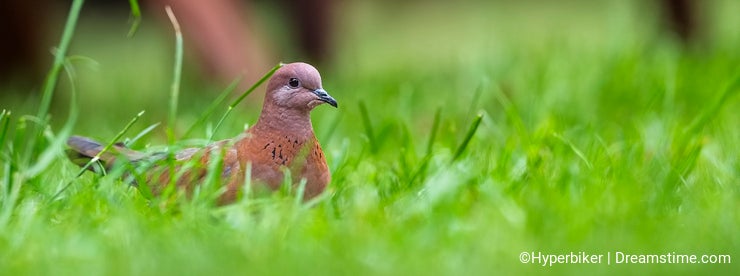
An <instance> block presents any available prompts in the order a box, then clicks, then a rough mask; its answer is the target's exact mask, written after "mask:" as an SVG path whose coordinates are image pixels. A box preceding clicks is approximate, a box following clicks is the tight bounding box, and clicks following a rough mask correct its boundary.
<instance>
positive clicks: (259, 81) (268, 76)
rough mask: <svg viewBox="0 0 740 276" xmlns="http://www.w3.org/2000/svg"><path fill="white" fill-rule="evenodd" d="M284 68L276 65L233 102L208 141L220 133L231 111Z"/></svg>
mask: <svg viewBox="0 0 740 276" xmlns="http://www.w3.org/2000/svg"><path fill="white" fill-rule="evenodd" d="M282 66H283V64H282V63H279V64H278V65H275V67H272V69H270V71H269V72H267V74H265V75H264V76H262V78H261V79H260V80H258V81H257V82H256V83H254V84H253V85H252V87H250V88H249V89H247V91H245V92H244V93H242V95H241V96H239V98H237V99H236V100H234V102H232V103H231V104H230V105H229V108H228V109H226V112H225V113H224V115H223V116H221V119H219V120H218V123H217V124H216V127H214V128H213V132H212V133H211V137H208V140H209V141H213V136H215V135H216V133H217V132H218V128H219V127H221V124H222V123H223V122H224V120H225V119H226V117H228V116H229V114H231V111H232V110H234V107H236V105H238V104H239V103H240V102H241V101H242V100H244V98H246V97H247V96H249V94H252V92H254V90H255V89H257V87H259V86H260V85H262V83H263V82H265V81H267V79H269V78H270V77H271V76H272V74H275V71H277V70H278V69H280V67H282Z"/></svg>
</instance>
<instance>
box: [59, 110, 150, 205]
mask: <svg viewBox="0 0 740 276" xmlns="http://www.w3.org/2000/svg"><path fill="white" fill-rule="evenodd" d="M142 115H144V111H143V110H142V111H141V112H139V114H136V116H134V118H132V119H131V121H129V122H128V124H126V126H124V127H123V129H122V130H121V131H120V132H118V134H116V136H115V137H113V139H111V140H110V141H109V142H108V144H106V145H105V147H103V150H101V151H100V152H98V154H96V155H95V156H93V158H92V159H90V161H88V162H87V164H85V166H83V167H82V168H81V169H80V171H79V172H78V173H77V177H80V176H81V175H82V174H83V173H85V170H87V168H89V167H90V166H92V165H93V164H95V162H98V160H100V157H101V156H102V155H103V154H104V153H106V152H108V150H110V149H111V148H112V147H113V145H115V144H116V142H117V141H119V140H120V139H121V137H123V135H124V134H126V132H127V131H128V130H129V129H130V128H131V127H132V126H133V125H134V124H135V123H136V121H138V120H139V118H141V116H142ZM72 183H74V181H69V183H67V185H65V186H64V187H62V188H61V189H60V190H59V191H58V192H56V193H55V194H54V196H52V197H51V199H50V200H49V201H54V200H55V199H56V198H57V197H58V196H59V195H61V194H62V192H64V191H65V190H67V188H69V186H71V185H72Z"/></svg>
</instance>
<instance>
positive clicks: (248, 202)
mask: <svg viewBox="0 0 740 276" xmlns="http://www.w3.org/2000/svg"><path fill="white" fill-rule="evenodd" d="M702 4H703V5H704V6H703V9H702V11H703V12H705V14H707V15H708V16H706V17H705V18H704V19H705V21H706V28H705V30H704V34H705V35H706V37H707V38H706V39H705V40H704V41H703V42H700V43H698V44H696V45H691V46H688V47H687V46H683V45H681V44H679V43H677V41H676V40H674V39H672V37H671V35H670V34H667V33H666V32H665V30H664V29H662V28H660V19H659V18H658V17H657V15H656V14H655V12H654V11H651V9H650V8H651V5H649V4H646V3H644V2H643V1H616V0H615V1H562V2H559V3H557V4H556V3H549V2H546V1H523V2H521V3H518V4H514V3H505V1H492V2H491V3H488V2H481V3H479V2H476V1H466V2H464V3H461V4H452V3H446V2H444V1H431V2H422V1H412V3H408V4H392V3H390V2H388V3H385V2H381V3H376V4H370V3H365V2H359V1H354V2H353V1H351V2H348V3H345V4H343V5H342V6H341V8H342V9H343V11H342V12H341V13H338V16H339V20H341V21H342V22H343V24H342V26H341V27H340V28H338V29H339V30H338V37H339V39H338V41H337V50H336V54H335V61H333V62H332V63H331V64H328V65H326V66H325V67H324V68H322V67H319V68H318V69H319V71H321V73H322V78H323V82H324V88H325V89H326V90H327V91H329V92H330V93H331V94H332V96H334V98H336V99H337V101H338V102H339V108H338V109H333V108H329V107H327V106H320V107H318V108H317V109H316V110H315V111H314V112H313V114H312V119H313V125H314V128H315V130H316V133H317V136H318V138H319V141H320V142H321V144H322V147H323V148H324V150H325V153H326V156H327V161H328V163H329V167H330V169H331V172H332V182H331V184H330V186H329V189H328V190H327V192H325V193H324V194H323V195H322V196H321V197H319V198H318V199H317V200H314V201H310V202H303V201H301V200H298V196H296V195H295V193H294V192H293V191H290V189H285V190H282V191H279V192H276V193H274V194H270V195H261V196H257V195H253V196H245V197H244V198H243V199H241V200H239V201H238V202H236V203H235V204H232V205H228V206H216V205H215V204H214V201H213V198H214V197H216V196H217V193H218V192H219V191H218V189H216V188H214V187H205V188H203V189H201V190H199V191H198V192H197V193H196V194H194V195H193V196H192V198H186V197H185V196H182V195H179V196H178V195H172V196H169V197H166V198H147V197H145V196H144V195H142V194H141V193H140V192H139V191H138V190H137V189H135V188H132V187H129V186H127V185H126V184H124V183H123V182H122V181H120V180H119V179H118V178H117V177H116V175H117V174H118V175H120V171H119V172H115V171H114V172H111V174H109V175H106V176H98V175H93V174H92V173H84V174H82V175H81V176H78V173H79V172H80V169H79V168H78V167H76V166H75V165H74V164H72V163H71V162H69V161H68V160H67V158H66V155H65V154H64V150H65V145H64V141H65V140H66V137H68V136H69V135H71V134H80V135H85V136H90V137H94V138H96V139H99V140H102V141H109V140H111V139H113V138H114V137H115V136H116V135H117V134H118V133H119V132H121V131H123V130H125V133H124V134H123V136H122V140H127V139H128V140H129V141H130V140H131V139H134V138H135V137H137V136H138V135H139V134H143V135H142V136H140V137H139V138H138V139H136V140H135V141H133V142H132V143H131V147H133V148H137V149H147V148H156V146H158V145H165V144H167V143H168V141H167V130H168V129H171V130H173V133H174V135H175V136H176V137H177V138H178V139H183V140H188V141H200V140H203V139H206V138H208V137H209V136H210V135H211V134H212V133H213V135H214V137H215V138H217V139H223V138H229V137H232V136H236V135H237V134H238V133H240V132H241V131H242V130H243V129H244V128H245V126H247V125H251V124H253V123H254V122H255V120H256V119H257V116H258V114H259V107H260V101H261V98H260V95H261V94H263V93H264V89H265V88H264V86H261V87H259V88H257V90H256V91H255V93H254V94H253V95H250V96H249V97H247V98H246V100H245V102H243V103H242V104H241V105H239V106H238V107H237V108H236V109H235V110H234V111H233V112H232V113H231V114H230V115H229V116H228V117H227V119H226V120H225V121H224V124H223V125H221V127H220V128H219V129H218V131H216V132H214V127H215V125H216V124H217V122H218V121H219V118H220V117H221V116H222V115H223V114H224V112H226V109H227V105H228V103H230V101H232V100H233V99H235V98H236V97H238V95H240V94H241V92H243V91H234V92H233V93H232V95H231V97H229V98H228V100H227V101H226V102H223V103H218V102H217V101H216V99H217V97H218V95H219V93H222V91H223V90H224V89H226V86H225V85H216V84H213V83H208V82H206V81H204V78H202V77H200V76H199V71H198V70H197V69H196V68H195V67H196V65H195V64H194V63H192V62H188V61H187V53H186V55H185V56H186V62H185V64H184V65H183V68H182V70H183V75H182V76H183V79H182V83H181V85H180V90H179V101H178V103H177V105H176V106H173V105H171V103H170V99H171V90H170V85H171V84H172V83H173V64H174V62H175V59H176V58H175V56H176V49H177V48H178V47H177V46H176V44H175V39H174V37H175V36H174V33H173V32H172V30H171V28H170V26H166V25H165V26H162V25H161V24H158V23H157V21H156V20H153V19H151V18H148V17H147V15H145V17H144V20H143V22H142V24H141V25H140V29H139V30H138V31H137V33H136V35H135V36H134V37H132V38H127V37H126V33H127V32H128V28H129V27H130V25H126V24H127V22H128V21H127V17H126V15H125V14H124V15H122V16H119V17H115V16H113V17H106V16H103V15H99V14H96V13H95V12H92V11H91V10H86V9H85V7H83V8H82V14H81V15H80V18H79V20H78V21H77V27H76V29H74V36H73V37H71V44H70V48H69V49H68V51H67V52H66V57H67V58H66V59H63V60H61V61H65V62H66V63H65V64H66V66H65V67H63V68H62V69H63V70H61V71H60V73H59V75H58V80H59V82H58V84H57V85H56V86H51V88H50V89H49V91H53V92H54V95H53V97H52V98H50V99H51V100H50V105H49V108H48V112H46V111H45V106H46V105H45V104H44V97H43V96H42V95H45V94H44V93H46V95H50V94H49V92H44V90H43V87H44V85H43V83H39V84H38V86H37V88H34V90H33V91H15V93H2V94H1V95H0V110H2V116H0V274H3V275H25V274H55V275H57V274H58V275H79V274H83V275H99V274H113V275H117V274H124V275H131V274H133V275H155V274H156V275H159V274H166V275H201V274H214V275H215V273H219V272H222V273H224V274H246V275H252V274H278V275H284V274H288V275H295V274H299V275H304V274H306V275H334V274H340V275H346V274H355V275H365V274H368V275H378V274H380V275H388V274H390V275H432V274H439V275H467V274H473V275H488V274H499V273H500V274H505V275H506V274H545V273H547V274H551V273H554V274H564V275H571V274H613V275H623V274H647V275H650V274H671V275H672V274H676V273H681V274H708V273H712V274H726V275H736V274H737V273H738V272H740V230H739V229H740V212H738V211H740V143H738V142H739V141H740V116H738V110H740V96H738V92H740V66H739V65H740V51H738V49H740V31H739V30H740V29H738V26H740V17H738V16H737V15H736V13H737V12H736V11H738V10H740V5H739V4H738V3H737V1H731V0H717V1H705V2H702ZM263 5H265V4H263ZM262 8H264V9H265V13H266V14H270V11H271V8H269V7H262ZM272 9H274V7H273V8H272ZM272 11H273V12H274V10H272ZM733 11H735V12H733ZM66 16H67V15H66V14H62V15H60V17H61V18H66ZM270 20H276V19H270V18H269V17H267V16H266V18H265V21H266V25H268V26H279V25H280V24H279V22H272V21H270ZM59 22H60V23H59V25H58V26H56V27H57V29H58V32H59V33H57V34H55V39H58V38H59V37H60V36H61V33H62V30H63V28H64V27H65V26H64V24H63V21H62V20H60V21H59ZM160 23H161V22H160ZM67 26H69V25H67ZM274 29H276V30H279V28H277V27H275V28H274ZM49 46H50V47H51V45H49ZM185 49H187V47H186V48H185ZM290 58H291V57H286V59H285V60H283V61H285V62H290V61H293V60H291V59H290ZM50 67H51V66H50ZM265 73H267V72H265ZM47 81H48V80H47ZM7 87H8V88H2V87H0V89H4V90H6V91H10V90H12V89H14V88H12V86H7ZM18 92H22V93H18ZM212 104H217V105H216V109H215V111H214V113H213V114H211V115H209V116H205V115H204V112H205V111H206V110H207V109H208V107H209V106H210V105H212ZM173 107H176V108H177V109H176V114H177V116H176V117H175V118H174V119H169V117H170V115H169V112H170V110H171V108H173ZM141 111H145V112H144V113H143V114H140V112H141ZM137 114H140V116H139V115H137ZM47 115H48V117H47ZM200 119H202V120H203V121H204V122H205V123H203V124H197V125H196V122H198V120H200ZM134 120H135V122H133V123H132V124H131V125H130V126H128V127H127V124H128V123H129V122H131V121H134ZM156 123H161V124H160V125H158V126H157V127H156V128H154V129H153V130H151V131H147V129H148V128H149V127H150V126H152V125H154V124H156ZM193 125H195V127H194V131H193V132H191V133H186V130H188V128H190V127H191V126H193ZM214 181H216V182H217V180H214ZM527 254H529V255H527ZM584 254H587V255H594V256H596V257H598V256H599V255H602V258H601V263H595V264H594V263H591V264H584V263H581V264H572V263H555V264H549V263H545V262H544V258H546V257H547V256H546V255H564V256H563V257H561V260H562V262H564V261H568V262H573V261H572V260H573V258H574V257H573V256H583V255H584ZM620 254H621V255H620ZM625 254H630V255H637V257H635V258H634V259H629V257H625ZM669 254H670V255H669ZM641 255H658V256H660V257H663V258H668V259H666V262H670V261H675V260H676V259H675V258H673V257H675V256H674V255H680V256H681V258H683V256H689V255H695V256H696V257H697V258H698V259H699V260H701V259H702V258H703V257H712V258H718V259H714V260H717V261H718V260H719V258H721V259H723V260H725V261H724V262H728V261H729V263H714V264H710V263H694V264H685V263H683V264H676V263H658V264H640V263H636V264H626V263H625V262H626V260H632V261H633V262H639V261H640V257H641ZM528 256H535V259H534V260H532V259H529V261H531V262H528V263H523V261H525V260H526V259H527V257H528ZM537 256H539V257H540V258H539V259H537ZM671 256H673V257H671ZM642 257H644V256H642ZM547 258H548V260H551V259H549V258H550V257H547ZM620 258H621V260H620ZM607 259H608V260H607ZM579 260H581V261H580V262H583V261H582V259H579ZM607 261H608V262H609V263H607Z"/></svg>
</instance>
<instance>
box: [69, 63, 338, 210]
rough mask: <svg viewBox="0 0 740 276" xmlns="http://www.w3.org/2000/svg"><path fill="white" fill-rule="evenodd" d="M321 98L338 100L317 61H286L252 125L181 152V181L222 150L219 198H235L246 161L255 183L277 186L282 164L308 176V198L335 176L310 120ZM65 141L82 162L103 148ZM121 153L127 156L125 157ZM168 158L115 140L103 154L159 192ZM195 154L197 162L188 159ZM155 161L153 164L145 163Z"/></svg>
mask: <svg viewBox="0 0 740 276" xmlns="http://www.w3.org/2000/svg"><path fill="white" fill-rule="evenodd" d="M323 103H328V104H330V105H332V106H334V107H336V106H337V102H336V101H335V100H334V98H332V97H331V96H329V94H327V93H326V91H324V90H323V88H322V86H321V76H320V75H319V72H318V71H317V70H316V69H315V68H314V67H313V66H311V65H309V64H306V63H290V64H285V65H283V66H282V67H281V68H280V69H278V70H277V71H276V72H275V74H274V75H273V76H272V78H270V81H269V82H268V84H267V92H266V94H265V101H264V104H263V107H262V113H261V114H260V117H259V119H258V120H257V123H256V124H255V125H254V126H252V127H251V128H249V129H248V130H247V131H245V132H244V133H242V134H240V135H239V136H237V137H235V138H232V139H229V140H223V141H218V142H214V143H212V144H210V145H208V146H206V147H204V148H188V149H184V150H181V151H179V152H177V154H176V155H175V159H176V160H177V164H178V167H177V169H176V173H175V174H182V176H181V177H179V178H178V179H177V186H178V187H180V188H183V189H186V190H188V191H190V190H191V189H192V188H193V187H194V185H197V184H198V183H199V182H200V181H202V179H203V177H205V176H206V175H207V174H208V171H207V168H208V167H209V162H210V161H211V156H212V155H222V156H223V169H222V171H221V177H222V180H223V181H222V183H224V185H226V192H225V193H224V194H223V195H222V196H221V198H220V202H221V203H229V202H233V201H234V200H235V199H236V197H237V194H238V192H239V190H241V186H242V185H243V184H244V183H245V181H244V180H245V179H244V177H245V173H246V169H247V168H248V167H251V176H252V179H251V180H252V183H255V185H265V186H266V187H269V188H270V189H272V190H275V189H277V188H279V187H280V185H281V184H282V183H283V181H284V178H285V176H284V170H290V172H291V176H292V179H293V183H294V184H297V183H299V182H300V181H301V179H305V181H306V186H305V192H304V198H306V199H308V198H312V197H315V196H317V195H319V194H320V193H321V192H322V191H324V189H325V188H326V185H327V184H328V183H329V181H330V178H331V177H330V173H329V168H328V167H327V165H326V159H325V157H324V153H323V151H322V150H321V146H320V145H319V142H318V140H317V139H316V135H315V134H314V132H313V127H312V126H311V118H310V112H311V110H313V109H314V108H315V107H316V106H318V105H321V104H323ZM67 144H68V145H69V147H70V148H71V150H69V152H68V155H69V157H70V159H71V160H72V161H73V162H74V163H76V164H78V165H80V166H83V165H84V164H86V163H87V161H89V160H90V158H92V157H94V156H95V155H97V154H98V153H99V152H100V151H101V150H102V149H103V146H102V145H101V144H100V143H97V142H95V141H93V140H90V139H88V138H84V137H79V136H72V137H70V138H69V140H68V141H67ZM122 158H123V159H125V160H123V161H121V159H122ZM164 158H166V154H162V153H160V154H144V153H142V152H138V151H134V150H131V149H128V148H126V147H124V146H123V145H120V144H117V145H114V146H113V147H112V148H111V150H109V152H104V153H103V154H102V155H101V158H100V160H101V161H102V163H103V165H104V166H105V167H106V168H111V167H113V166H114V165H120V164H121V162H124V164H128V165H130V168H131V169H133V170H136V169H137V168H139V169H140V170H145V171H146V172H145V173H144V174H143V175H144V176H145V178H140V179H137V181H139V182H140V181H146V184H147V186H148V187H150V188H151V190H152V192H153V193H154V194H155V195H156V194H158V193H160V192H161V191H162V189H163V188H165V187H166V186H167V184H168V183H169V182H170V173H169V171H168V167H167V165H164V164H165V163H166V162H156V161H157V160H161V159H164ZM196 158H197V160H199V162H188V161H189V160H194V159H196ZM151 164H155V165H153V166H151V167H147V165H151ZM157 164H159V165H157ZM193 164H195V165H193ZM142 168H143V169H142ZM91 170H94V169H91Z"/></svg>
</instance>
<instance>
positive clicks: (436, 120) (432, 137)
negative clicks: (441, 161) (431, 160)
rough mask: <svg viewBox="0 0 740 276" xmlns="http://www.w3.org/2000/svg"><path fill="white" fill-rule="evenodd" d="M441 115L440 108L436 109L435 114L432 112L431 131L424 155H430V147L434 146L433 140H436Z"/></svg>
mask: <svg viewBox="0 0 740 276" xmlns="http://www.w3.org/2000/svg"><path fill="white" fill-rule="evenodd" d="M441 113H442V107H438V108H437V112H434V122H433V123H432V131H431V133H429V141H427V153H426V155H427V156H428V155H430V154H432V146H433V145H434V140H436V139H437V129H439V120H440V115H441Z"/></svg>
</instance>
